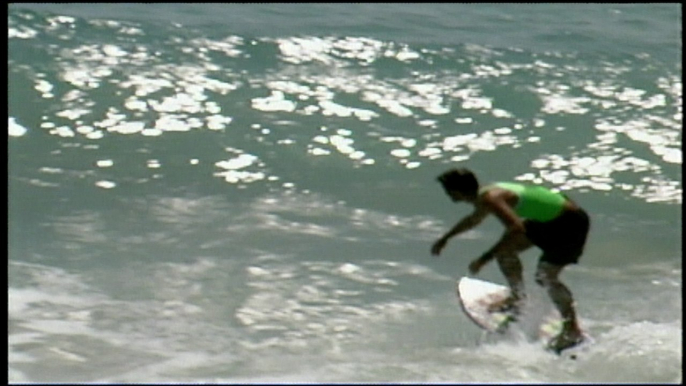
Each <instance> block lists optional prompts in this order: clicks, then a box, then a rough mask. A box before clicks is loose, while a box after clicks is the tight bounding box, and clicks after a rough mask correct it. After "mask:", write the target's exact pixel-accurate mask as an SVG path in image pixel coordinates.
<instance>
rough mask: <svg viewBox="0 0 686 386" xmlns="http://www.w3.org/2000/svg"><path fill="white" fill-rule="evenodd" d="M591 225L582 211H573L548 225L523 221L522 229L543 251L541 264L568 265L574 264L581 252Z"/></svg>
mask: <svg viewBox="0 0 686 386" xmlns="http://www.w3.org/2000/svg"><path fill="white" fill-rule="evenodd" d="M590 223H591V221H590V219H589V217H588V214H586V212H585V211H584V210H583V209H575V210H566V211H564V212H563V213H562V214H561V215H559V216H558V217H556V218H554V219H552V220H550V221H548V222H540V221H533V220H526V221H524V227H525V228H526V236H527V237H528V238H529V240H531V242H532V243H533V244H534V245H536V246H537V247H539V248H541V249H542V250H543V255H542V256H541V261H545V262H548V263H550V264H555V265H567V264H576V263H577V262H578V261H579V257H581V254H582V253H583V252H584V245H585V244H586V236H587V235H588V230H589V228H590Z"/></svg>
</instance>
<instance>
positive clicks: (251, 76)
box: [8, 4, 683, 383]
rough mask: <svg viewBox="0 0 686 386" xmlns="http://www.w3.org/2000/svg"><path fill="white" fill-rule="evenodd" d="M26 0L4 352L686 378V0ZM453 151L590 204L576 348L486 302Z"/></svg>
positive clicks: (18, 372)
mask: <svg viewBox="0 0 686 386" xmlns="http://www.w3.org/2000/svg"><path fill="white" fill-rule="evenodd" d="M8 10H9V11H8V66H9V72H8V193H9V200H8V211H9V212H8V236H9V243H8V254H9V257H8V267H9V273H8V324H9V328H8V339H9V343H8V349H9V358H8V360H9V369H8V374H9V379H10V381H15V382H203V383H242V382H252V383H255V382H270V383H285V382H316V383H325V382H326V383H331V382H334V383H339V382H375V383H376V382H393V383H397V382H410V383H416V382H431V383H454V382H457V383H464V382H524V383H529V382H546V383H548V382H663V383H664V382H669V383H679V382H681V381H682V370H681V368H682V348H681V347H682V338H681V337H682V312H683V309H682V298H681V287H682V279H681V277H682V263H681V246H682V244H681V232H682V229H681V228H682V223H681V205H682V174H681V164H682V152H681V147H682V103H681V98H682V74H681V71H682V69H681V56H682V53H681V50H682V43H681V39H680V33H681V21H682V19H681V6H680V5H673V4H634V5H618V4H601V5H592V4H580V5H569V4H566V5H565V4H544V5H515V4H509V5H507V4H505V5H500V4H488V5H477V4H472V5H460V4H430V5H411V4H357V5H345V4H297V5H285V4H244V5H214V4H198V5H189V4H155V5H145V4H131V5H114V4H91V5H87V4H41V5H38V4H21V5H20V4H14V5H12V6H9V8H8ZM455 166H464V167H469V168H471V169H472V170H474V171H475V172H476V173H477V175H478V176H479V178H480V179H481V180H482V181H483V182H489V181H505V180H516V181H525V182H529V183H535V184H540V185H544V186H548V187H553V188H556V189H559V190H562V191H564V192H565V193H566V194H568V195H569V196H570V197H572V198H574V200H575V201H576V202H577V203H579V204H580V205H581V206H583V207H584V208H585V209H586V210H587V211H588V212H589V213H590V215H591V221H592V229H591V234H590V237H589V242H588V246H587V249H586V253H585V254H584V256H583V257H582V259H581V261H580V264H579V265H575V266H572V267H570V268H568V269H566V270H565V272H564V274H563V276H562V278H563V280H564V281H565V282H566V283H568V285H569V287H570V288H571V290H572V292H573V293H574V295H575V299H576V302H577V307H578V311H579V315H580V320H581V324H582V327H583V328H584V329H586V330H587V332H588V333H589V334H591V335H592V336H593V337H594V339H595V341H596V342H595V344H594V345H592V346H591V347H589V349H588V351H587V352H585V353H583V354H581V355H580V356H579V358H578V359H577V360H576V361H569V360H565V359H564V358H558V357H555V356H553V355H550V354H548V353H546V352H544V351H543V350H542V349H541V347H540V342H536V341H534V340H532V339H531V338H528V337H525V336H514V337H507V338H502V339H491V338H490V337H488V338H485V337H484V336H483V334H482V332H481V331H480V330H479V329H478V328H477V327H476V326H474V325H473V324H471V322H470V321H469V320H468V319H467V318H466V317H465V316H464V315H463V314H462V312H461V310H460V309H459V306H458V304H457V301H456V299H455V295H454V280H455V279H457V278H459V277H461V276H463V275H466V274H467V265H468V263H469V261H471V259H473V258H475V257H477V256H479V255H480V254H481V253H482V252H483V251H485V250H486V249H487V248H489V247H490V246H491V245H492V244H493V243H494V242H495V241H496V240H497V239H498V238H499V236H500V233H501V232H502V227H501V225H500V224H499V223H498V222H497V221H496V220H493V219H491V220H488V221H487V222H486V223H485V224H483V225H482V226H481V227H480V228H477V229H476V230H474V231H471V232H469V233H467V234H465V235H464V236H462V237H460V238H457V239H454V240H452V241H451V243H450V244H449V245H448V247H447V248H446V250H445V251H444V253H443V255H442V257H440V258H434V257H432V256H431V255H430V253H429V249H430V247H431V244H432V243H433V241H435V239H437V238H438V237H440V236H441V235H442V234H443V233H444V232H445V231H446V230H447V229H449V227H451V226H452V225H453V224H454V223H455V222H456V221H457V220H459V219H460V218H461V217H462V216H464V215H466V214H467V213H468V211H469V208H467V207H465V206H464V205H462V206H460V205H454V204H453V203H451V202H450V200H449V199H448V198H447V197H446V196H445V195H444V194H443V192H442V191H441V189H440V186H439V185H438V184H437V183H436V181H435V177H436V176H437V175H438V174H440V173H441V172H443V171H445V170H446V169H448V168H450V167H455ZM537 257H538V255H537V252H536V251H531V252H527V253H526V254H524V255H523V256H522V261H523V263H524V266H525V272H526V275H527V285H528V287H527V288H528V289H529V291H530V298H531V302H532V304H533V305H534V306H535V307H538V308H543V307H545V306H546V305H547V303H546V297H545V295H544V294H543V293H542V291H541V290H540V289H539V288H537V287H536V285H535V283H534V281H533V268H534V267H535V264H536V261H537ZM480 277H482V278H485V279H487V280H492V281H496V282H500V283H502V282H503V281H504V280H503V278H502V276H501V274H500V273H499V271H498V269H497V267H496V266H495V264H492V265H491V266H488V267H486V268H484V270H483V271H482V273H481V274H480ZM524 335H526V334H524Z"/></svg>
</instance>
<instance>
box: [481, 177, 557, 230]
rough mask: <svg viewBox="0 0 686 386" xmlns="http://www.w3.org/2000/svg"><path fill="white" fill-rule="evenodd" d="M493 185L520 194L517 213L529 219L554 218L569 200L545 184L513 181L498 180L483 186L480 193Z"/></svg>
mask: <svg viewBox="0 0 686 386" xmlns="http://www.w3.org/2000/svg"><path fill="white" fill-rule="evenodd" d="M493 187H498V188H501V189H505V190H509V191H510V192H512V193H515V194H516V195H517V196H519V201H518V202H517V206H515V207H514V210H515V213H517V215H519V216H520V217H522V218H525V219H529V220H535V221H541V222H547V221H550V220H552V219H554V218H555V217H557V216H558V215H559V214H560V213H562V209H563V207H564V203H565V201H566V200H567V199H566V198H565V196H564V195H562V194H561V193H557V192H553V191H552V190H550V189H548V188H545V187H543V186H537V185H524V184H517V183H512V182H497V183H495V184H493V185H490V186H486V187H484V188H482V189H481V190H480V193H482V191H486V190H488V189H490V188H493Z"/></svg>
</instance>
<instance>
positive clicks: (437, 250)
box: [431, 237, 448, 256]
mask: <svg viewBox="0 0 686 386" xmlns="http://www.w3.org/2000/svg"><path fill="white" fill-rule="evenodd" d="M447 243H448V240H447V239H445V238H443V237H441V238H440V239H438V241H436V242H435V243H434V245H433V246H432V247H431V254H432V255H434V256H438V255H440V254H441V251H442V250H443V248H445V245H446V244H447Z"/></svg>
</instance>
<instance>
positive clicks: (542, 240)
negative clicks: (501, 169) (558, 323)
mask: <svg viewBox="0 0 686 386" xmlns="http://www.w3.org/2000/svg"><path fill="white" fill-rule="evenodd" d="M438 181H439V182H440V183H441V185H443V188H444V189H445V192H446V194H447V195H448V196H449V197H450V198H451V199H452V200H453V201H454V202H466V203H469V204H472V205H474V211H473V212H472V213H471V214H469V215H467V216H466V217H464V218H463V219H462V220H460V221H459V222H458V223H457V224H456V225H455V226H454V227H452V228H451V229H450V230H449V231H448V232H447V233H445V234H444V235H443V236H442V237H441V238H440V239H438V240H437V241H436V242H435V243H434V244H433V246H432V248H431V253H432V254H433V255H435V256H438V255H440V253H441V251H442V250H443V248H445V246H446V244H447V243H448V240H449V239H450V238H452V237H454V236H457V235H459V234H461V233H463V232H465V231H468V230H470V229H472V228H474V227H475V226H477V225H479V224H480V223H481V222H482V221H483V220H484V218H486V217H487V216H488V215H489V214H493V215H495V216H496V217H497V218H498V219H499V220H500V221H501V222H502V223H503V225H504V226H505V232H504V233H503V235H502V237H501V238H500V240H499V241H498V242H497V243H496V244H495V245H494V246H493V247H492V248H491V249H489V250H488V251H486V252H485V253H484V254H483V255H481V257H479V258H477V259H475V260H473V261H472V262H471V263H470V264H469V271H470V273H471V274H477V273H478V272H479V271H480V270H481V268H482V267H483V266H484V265H486V264H487V263H488V262H490V261H491V260H493V259H496V261H497V262H498V266H499V267H500V270H501V271H502V273H503V275H504V276H505V279H506V280H507V283H508V285H509V287H510V290H511V295H510V297H509V298H507V299H505V300H504V301H503V302H501V303H499V304H495V305H493V306H492V307H493V310H494V311H495V310H497V311H509V312H510V313H511V315H513V317H514V318H515V319H516V316H517V315H518V314H519V310H520V308H521V306H522V303H523V301H524V300H525V297H526V295H525V292H524V283H523V280H522V264H521V261H520V260H519V256H518V255H519V253H521V252H523V251H525V250H527V249H529V248H530V247H532V246H534V245H535V246H537V247H539V248H540V249H541V250H542V251H543V254H542V255H541V257H540V259H539V261H538V265H537V267H536V275H535V278H536V283H537V284H539V285H541V286H543V287H544V288H545V289H546V290H547V292H548V296H549V297H550V299H551V300H552V302H553V303H554V304H555V307H556V308H557V310H558V311H559V312H560V315H561V316H562V319H563V327H562V331H561V332H560V333H559V334H558V335H557V336H555V337H554V338H552V339H551V340H550V342H548V345H547V347H548V348H549V349H551V350H552V351H554V352H557V353H560V352H561V351H562V350H564V349H567V348H570V347H573V346H575V345H577V344H579V343H581V342H582V341H583V339H584V336H583V333H582V331H581V329H580V328H579V323H578V320H577V316H576V311H575V309H574V299H573V297H572V293H571V291H570V290H569V289H568V288H567V286H565V285H564V284H563V283H562V282H561V281H560V280H559V275H560V272H562V270H563V269H564V267H565V266H567V265H568V264H576V263H577V262H578V261H579V258H580V257H581V255H582V253H583V250H584V245H585V244H586V237H587V235H588V230H589V227H590V219H589V217H588V214H587V213H586V212H585V211H584V210H583V209H582V208H581V207H579V206H578V205H577V204H576V203H575V202H574V201H572V200H571V199H569V197H567V196H566V195H564V194H562V193H559V192H555V191H552V190H550V189H547V188H545V187H542V186H537V185H526V184H520V183H512V182H497V183H494V184H490V185H487V186H482V187H481V186H479V182H478V180H477V178H476V176H475V175H474V173H472V172H471V171H470V170H468V169H465V168H455V169H450V170H448V171H446V172H445V173H443V174H441V175H440V176H439V177H438Z"/></svg>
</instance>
